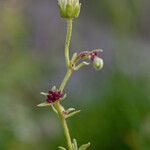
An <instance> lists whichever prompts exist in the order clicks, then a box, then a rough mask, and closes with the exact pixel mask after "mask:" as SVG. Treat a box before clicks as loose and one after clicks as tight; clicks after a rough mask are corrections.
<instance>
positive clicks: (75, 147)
mask: <svg viewBox="0 0 150 150" xmlns="http://www.w3.org/2000/svg"><path fill="white" fill-rule="evenodd" d="M72 148H73V150H78V144H77V140H76V139H73V143H72Z"/></svg>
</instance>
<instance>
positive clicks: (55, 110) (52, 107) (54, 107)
mask: <svg viewBox="0 0 150 150" xmlns="http://www.w3.org/2000/svg"><path fill="white" fill-rule="evenodd" d="M51 106H52V109H53V111H54V112H55V113H56V114H58V112H57V110H56V109H55V107H54V106H53V105H51Z"/></svg>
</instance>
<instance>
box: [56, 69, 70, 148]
mask: <svg viewBox="0 0 150 150" xmlns="http://www.w3.org/2000/svg"><path fill="white" fill-rule="evenodd" d="M71 74H72V69H70V68H69V69H68V70H67V73H66V75H65V77H64V79H63V81H62V83H61V85H60V88H59V90H60V91H63V90H64V88H65V86H66V84H67V81H68V80H69V78H70V76H71ZM55 108H56V110H57V112H58V115H59V118H60V121H61V124H62V126H63V129H64V133H65V138H66V141H67V145H68V150H72V142H71V137H70V133H69V129H68V126H67V122H66V119H65V117H64V115H63V112H62V111H61V105H60V103H59V101H58V102H56V104H55Z"/></svg>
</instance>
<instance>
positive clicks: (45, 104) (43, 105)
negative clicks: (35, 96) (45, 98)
mask: <svg viewBox="0 0 150 150" xmlns="http://www.w3.org/2000/svg"><path fill="white" fill-rule="evenodd" d="M51 105H52V103H47V102H44V103H41V104H38V105H37V106H38V107H46V106H51Z"/></svg>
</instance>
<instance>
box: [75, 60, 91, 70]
mask: <svg viewBox="0 0 150 150" xmlns="http://www.w3.org/2000/svg"><path fill="white" fill-rule="evenodd" d="M89 64H90V63H88V62H86V61H83V62H82V63H80V64H79V65H78V66H76V67H75V68H74V70H75V71H78V70H79V69H80V68H82V67H84V66H88V65H89Z"/></svg>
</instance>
